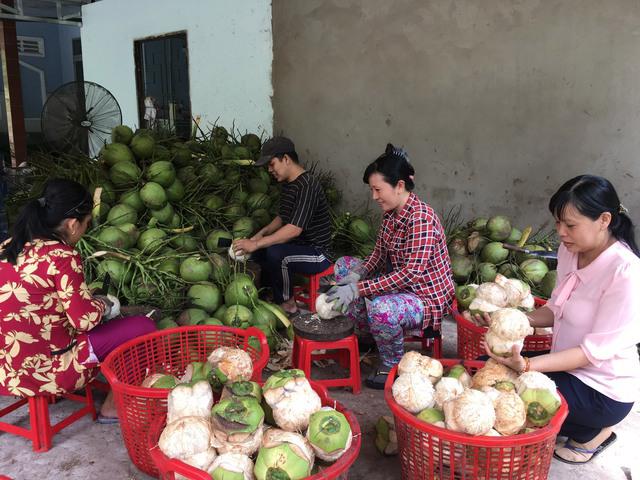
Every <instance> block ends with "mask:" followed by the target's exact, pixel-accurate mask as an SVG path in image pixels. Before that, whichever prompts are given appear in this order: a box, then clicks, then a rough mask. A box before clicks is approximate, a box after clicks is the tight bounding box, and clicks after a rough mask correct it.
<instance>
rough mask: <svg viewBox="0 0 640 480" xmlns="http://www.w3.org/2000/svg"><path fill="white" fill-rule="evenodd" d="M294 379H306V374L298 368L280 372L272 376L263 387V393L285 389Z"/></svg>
mask: <svg viewBox="0 0 640 480" xmlns="http://www.w3.org/2000/svg"><path fill="white" fill-rule="evenodd" d="M294 378H306V377H305V374H304V372H303V371H302V370H300V369H297V368H291V369H288V370H280V371H278V372H275V373H274V374H272V375H271V376H270V377H269V378H267V381H266V382H264V385H262V391H263V392H266V391H267V390H271V389H272V388H281V387H284V386H285V385H286V384H287V383H289V382H290V381H291V380H292V379H294Z"/></svg>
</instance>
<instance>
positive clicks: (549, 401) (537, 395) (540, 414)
mask: <svg viewBox="0 0 640 480" xmlns="http://www.w3.org/2000/svg"><path fill="white" fill-rule="evenodd" d="M520 398H521V399H522V401H523V402H524V404H525V407H526V409H527V421H528V422H529V423H531V424H532V425H534V426H536V427H544V426H545V425H546V424H548V423H549V422H550V421H551V419H552V418H553V416H554V415H555V413H556V412H557V411H558V409H559V408H560V402H559V401H558V399H557V398H556V397H555V396H553V394H552V393H551V392H549V390H546V389H544V388H530V389H527V390H525V391H524V392H522V393H521V394H520Z"/></svg>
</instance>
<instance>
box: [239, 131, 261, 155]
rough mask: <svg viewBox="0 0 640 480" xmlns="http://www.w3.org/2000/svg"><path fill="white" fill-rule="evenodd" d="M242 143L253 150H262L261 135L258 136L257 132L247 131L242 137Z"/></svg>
mask: <svg viewBox="0 0 640 480" xmlns="http://www.w3.org/2000/svg"><path fill="white" fill-rule="evenodd" d="M240 143H241V144H242V145H244V146H245V147H247V148H248V149H249V150H253V151H254V152H258V151H260V146H261V142H260V137H258V136H257V135H256V134H255V133H245V134H244V135H242V137H240Z"/></svg>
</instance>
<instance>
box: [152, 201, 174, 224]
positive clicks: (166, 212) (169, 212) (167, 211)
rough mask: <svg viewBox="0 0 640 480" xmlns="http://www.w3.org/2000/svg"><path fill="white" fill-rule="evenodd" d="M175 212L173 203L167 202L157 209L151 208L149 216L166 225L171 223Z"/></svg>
mask: <svg viewBox="0 0 640 480" xmlns="http://www.w3.org/2000/svg"><path fill="white" fill-rule="evenodd" d="M174 214H175V210H174V209H173V205H171V204H170V203H167V204H166V205H165V206H164V207H162V208H159V209H157V210H156V209H151V216H152V217H153V218H156V219H157V220H158V222H160V223H162V224H164V225H168V224H169V223H171V220H172V219H173V216H174Z"/></svg>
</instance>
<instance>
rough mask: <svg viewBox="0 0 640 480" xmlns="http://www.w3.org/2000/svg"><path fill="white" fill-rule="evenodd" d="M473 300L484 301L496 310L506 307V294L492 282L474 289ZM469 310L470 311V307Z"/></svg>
mask: <svg viewBox="0 0 640 480" xmlns="http://www.w3.org/2000/svg"><path fill="white" fill-rule="evenodd" d="M474 300H484V301H485V302H487V303H490V304H491V305H495V306H496V307H498V308H505V307H506V306H507V305H508V303H507V292H506V291H505V289H504V288H502V287H501V286H500V285H498V284H497V283H493V282H485V283H482V284H480V286H479V287H478V288H477V289H476V296H475V299H474ZM469 309H472V308H471V306H470V307H469Z"/></svg>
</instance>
